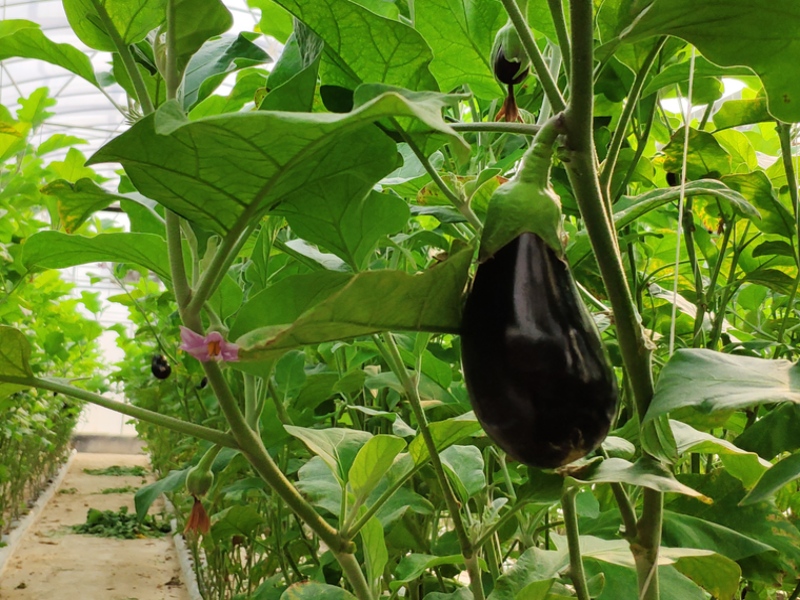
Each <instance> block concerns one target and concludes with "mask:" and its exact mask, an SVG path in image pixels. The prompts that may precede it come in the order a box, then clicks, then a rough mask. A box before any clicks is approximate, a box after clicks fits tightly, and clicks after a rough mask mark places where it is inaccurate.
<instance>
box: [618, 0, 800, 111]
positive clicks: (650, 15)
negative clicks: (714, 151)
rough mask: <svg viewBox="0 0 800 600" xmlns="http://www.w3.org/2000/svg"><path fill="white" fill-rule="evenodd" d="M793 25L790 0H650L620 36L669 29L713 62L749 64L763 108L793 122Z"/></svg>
mask: <svg viewBox="0 0 800 600" xmlns="http://www.w3.org/2000/svg"><path fill="white" fill-rule="evenodd" d="M798 29H800V6H798V5H797V3H796V2H794V0H775V1H772V0H769V1H767V0H756V1H754V0H705V1H704V2H702V3H700V4H698V3H697V2H695V1H694V0H655V1H654V2H652V3H651V4H649V5H648V6H647V8H645V10H643V11H642V12H641V14H640V15H639V16H638V17H637V18H636V20H635V21H634V23H633V25H632V26H631V27H630V28H628V29H627V30H626V31H624V32H623V33H622V36H621V38H622V40H623V41H626V42H634V41H636V40H641V39H643V38H647V37H651V36H657V35H674V36H677V37H680V38H682V39H684V40H686V41H687V42H689V43H691V44H692V45H694V46H695V47H696V48H697V49H698V50H699V51H700V52H701V53H702V54H703V56H705V57H706V58H708V60H710V61H711V62H713V63H716V64H718V65H722V66H733V65H744V66H747V67H750V68H751V69H753V70H754V71H755V72H756V73H757V74H758V76H759V77H760V78H761V81H762V82H763V84H764V88H765V90H766V92H767V98H768V108H769V112H770V113H771V114H772V115H773V116H775V118H777V119H779V120H781V121H785V122H788V123H793V122H796V121H800V81H798V80H797V78H796V77H795V76H794V74H793V73H794V68H795V66H796V65H797V64H798V62H800V40H799V39H798V37H797V31H798ZM765 31H768V32H769V36H768V37H766V38H765V37H764V35H763V32H765Z"/></svg>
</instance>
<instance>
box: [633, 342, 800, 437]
mask: <svg viewBox="0 0 800 600" xmlns="http://www.w3.org/2000/svg"><path fill="white" fill-rule="evenodd" d="M775 402H795V403H800V373H798V370H797V367H796V366H795V365H793V364H792V363H790V362H789V361H786V360H766V359H763V358H753V357H750V356H738V355H734V354H723V353H722V352H715V351H713V350H705V349H681V350H678V351H677V352H675V354H673V355H672V357H671V358H670V359H669V361H668V362H667V364H666V365H665V366H664V368H663V369H662V370H661V375H660V376H659V378H658V383H657V385H656V391H655V396H654V397H653V401H652V403H651V404H650V408H649V409H648V411H647V414H646V415H645V419H644V420H645V421H649V420H650V419H654V418H656V417H658V416H660V415H664V414H667V413H669V412H673V411H677V410H679V409H682V412H685V409H692V410H693V411H697V412H700V413H702V414H705V415H709V414H713V413H718V412H722V413H724V414H727V413H729V412H730V411H733V410H737V409H740V408H748V407H751V406H758V405H760V404H771V403H775Z"/></svg>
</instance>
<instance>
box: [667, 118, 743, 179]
mask: <svg viewBox="0 0 800 600" xmlns="http://www.w3.org/2000/svg"><path fill="white" fill-rule="evenodd" d="M684 136H685V133H684V130H683V129H678V130H677V131H676V132H675V133H674V134H672V139H670V141H669V144H667V145H666V146H664V148H663V150H662V152H663V153H664V165H663V166H664V170H665V171H668V172H671V173H680V171H681V165H682V164H683V148H684ZM730 172H731V157H730V154H728V152H727V151H726V150H725V149H724V148H723V147H722V146H721V145H720V143H719V142H718V141H717V140H716V138H715V137H714V136H713V135H712V134H710V133H708V132H707V131H698V130H697V129H691V128H690V129H689V149H688V153H687V156H686V179H688V180H696V179H701V178H703V177H712V178H714V177H715V176H716V177H719V176H720V175H725V174H727V173H730Z"/></svg>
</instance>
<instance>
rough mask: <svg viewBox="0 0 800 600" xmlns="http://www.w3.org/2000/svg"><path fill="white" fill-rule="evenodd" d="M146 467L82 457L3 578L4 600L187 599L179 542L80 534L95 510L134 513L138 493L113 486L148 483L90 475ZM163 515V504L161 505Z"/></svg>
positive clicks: (131, 458) (127, 458)
mask: <svg viewBox="0 0 800 600" xmlns="http://www.w3.org/2000/svg"><path fill="white" fill-rule="evenodd" d="M112 465H120V466H134V465H141V466H145V467H146V466H147V457H146V456H144V455H126V454H78V455H76V456H75V459H74V460H73V461H72V465H71V468H70V471H69V473H68V474H67V477H66V478H65V479H64V482H63V483H62V484H61V489H60V490H59V492H58V493H56V494H55V496H53V498H52V500H51V501H50V502H49V504H48V505H47V506H46V507H45V509H44V511H43V512H42V514H41V515H40V517H39V519H38V521H37V522H36V523H35V524H34V525H33V527H31V528H30V529H29V530H28V532H27V534H26V535H25V538H24V539H23V540H22V542H21V544H20V546H19V547H18V548H17V551H16V552H15V553H14V555H13V556H12V557H11V559H10V561H9V563H8V564H7V566H6V569H5V572H4V573H3V575H2V578H0V599H2V600H45V599H49V598H64V599H66V600H188V594H187V592H186V588H185V586H184V585H183V583H182V582H181V580H180V572H179V566H178V559H177V556H176V554H175V550H174V547H173V545H172V540H171V539H170V538H169V537H168V536H167V537H163V538H158V539H152V538H146V539H137V540H116V539H109V538H100V537H94V536H87V535H76V534H73V533H71V531H70V530H69V526H70V525H77V524H80V523H83V522H84V521H85V520H86V512H87V510H88V509H89V507H92V508H97V509H99V510H114V511H116V510H118V509H119V508H120V506H123V505H127V506H128V507H129V510H130V511H131V512H133V493H132V492H127V493H113V494H102V493H101V492H102V490H104V489H108V488H123V487H126V486H131V487H134V488H138V487H140V486H141V485H142V478H141V477H130V476H126V477H119V476H107V475H88V474H86V473H85V472H84V469H98V468H99V469H102V468H105V467H110V466H112ZM156 509H157V510H160V505H158V506H157V507H156Z"/></svg>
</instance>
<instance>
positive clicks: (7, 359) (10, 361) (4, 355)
mask: <svg viewBox="0 0 800 600" xmlns="http://www.w3.org/2000/svg"><path fill="white" fill-rule="evenodd" d="M30 356H31V345H30V343H29V342H28V339H27V338H26V337H25V336H24V335H22V332H20V331H18V330H17V329H14V328H13V327H6V326H5V325H0V398H5V397H6V396H8V395H10V394H13V393H14V392H18V391H19V390H24V389H26V388H28V387H30V386H28V385H20V384H16V383H2V381H3V376H7V377H23V378H25V377H33V372H32V371H31V366H30V364H29V363H28V360H29V359H30Z"/></svg>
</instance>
